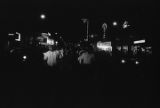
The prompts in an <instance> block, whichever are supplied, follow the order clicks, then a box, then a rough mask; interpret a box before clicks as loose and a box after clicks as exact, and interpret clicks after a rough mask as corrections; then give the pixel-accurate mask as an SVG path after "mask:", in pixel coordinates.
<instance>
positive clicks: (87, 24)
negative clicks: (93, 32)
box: [82, 18, 89, 41]
mask: <svg viewBox="0 0 160 108" xmlns="http://www.w3.org/2000/svg"><path fill="white" fill-rule="evenodd" d="M82 21H83V23H86V26H87V27H86V30H87V31H86V36H87V37H86V38H87V39H86V40H87V41H88V38H89V20H88V19H85V18H83V19H82Z"/></svg>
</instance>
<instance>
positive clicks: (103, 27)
mask: <svg viewBox="0 0 160 108" xmlns="http://www.w3.org/2000/svg"><path fill="white" fill-rule="evenodd" d="M102 29H103V39H105V38H106V30H107V23H103V24H102Z"/></svg>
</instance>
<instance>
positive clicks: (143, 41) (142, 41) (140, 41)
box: [134, 40, 146, 44]
mask: <svg viewBox="0 0 160 108" xmlns="http://www.w3.org/2000/svg"><path fill="white" fill-rule="evenodd" d="M145 42H146V41H145V40H138V41H134V44H139V43H145Z"/></svg>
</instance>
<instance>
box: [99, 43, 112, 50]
mask: <svg viewBox="0 0 160 108" xmlns="http://www.w3.org/2000/svg"><path fill="white" fill-rule="evenodd" d="M97 47H98V48H99V49H101V50H104V51H112V46H111V42H97Z"/></svg>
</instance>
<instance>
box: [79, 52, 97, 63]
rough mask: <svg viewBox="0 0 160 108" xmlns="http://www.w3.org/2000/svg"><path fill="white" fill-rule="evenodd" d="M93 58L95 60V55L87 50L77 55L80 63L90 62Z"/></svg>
mask: <svg viewBox="0 0 160 108" xmlns="http://www.w3.org/2000/svg"><path fill="white" fill-rule="evenodd" d="M94 60H95V55H94V54H93V53H89V52H87V51H85V52H82V53H81V54H80V56H79V57H78V61H79V63H80V64H91V63H92V62H93V61H94Z"/></svg>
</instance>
